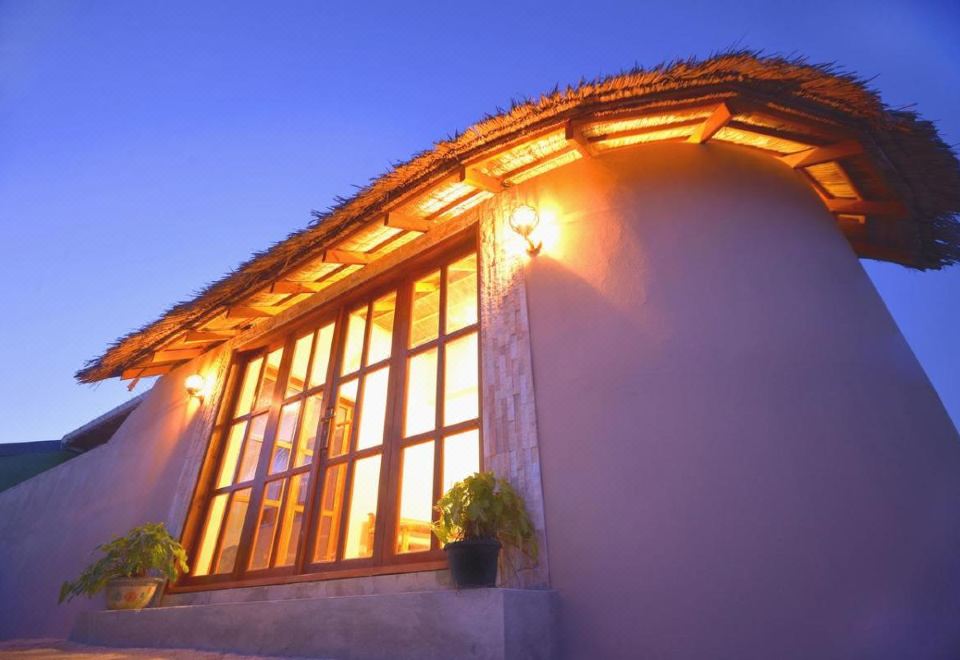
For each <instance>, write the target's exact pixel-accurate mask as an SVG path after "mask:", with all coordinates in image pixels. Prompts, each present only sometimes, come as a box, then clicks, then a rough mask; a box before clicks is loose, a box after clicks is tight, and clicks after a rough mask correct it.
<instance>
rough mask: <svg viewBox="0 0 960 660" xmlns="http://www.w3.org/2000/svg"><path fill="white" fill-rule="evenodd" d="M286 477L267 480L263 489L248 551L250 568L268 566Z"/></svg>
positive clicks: (255, 568)
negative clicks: (250, 548)
mask: <svg viewBox="0 0 960 660" xmlns="http://www.w3.org/2000/svg"><path fill="white" fill-rule="evenodd" d="M286 483H287V482H286V479H277V480H276V481H270V482H267V486H266V488H264V489H263V503H262V504H261V505H260V518H259V519H258V520H257V527H256V529H255V530H254V536H253V552H251V553H250V568H251V569H252V570H257V569H259V568H267V567H269V566H270V553H271V552H272V550H273V537H274V532H276V530H277V518H278V514H279V512H280V502H281V501H282V500H283V488H284V486H285V485H286Z"/></svg>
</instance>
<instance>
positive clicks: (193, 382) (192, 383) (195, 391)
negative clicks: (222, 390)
mask: <svg viewBox="0 0 960 660" xmlns="http://www.w3.org/2000/svg"><path fill="white" fill-rule="evenodd" d="M183 385H184V387H186V389H187V394H189V395H190V397H191V398H196V399H202V398H203V394H204V390H205V389H206V387H207V382H206V381H205V380H204V378H203V376H201V375H200V374H191V375H190V376H187V379H186V380H185V381H184V382H183Z"/></svg>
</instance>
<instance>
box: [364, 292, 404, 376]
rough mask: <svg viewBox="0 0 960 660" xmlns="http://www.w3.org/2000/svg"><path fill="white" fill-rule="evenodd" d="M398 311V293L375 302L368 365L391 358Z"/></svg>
mask: <svg viewBox="0 0 960 660" xmlns="http://www.w3.org/2000/svg"><path fill="white" fill-rule="evenodd" d="M396 310H397V294H396V292H394V293H390V294H387V295H385V296H383V297H382V298H377V299H376V300H374V301H373V323H371V324H370V348H368V349H367V364H376V363H377V362H380V361H381V360H386V359H387V358H388V357H390V349H391V347H392V346H393V316H394V313H395V312H396Z"/></svg>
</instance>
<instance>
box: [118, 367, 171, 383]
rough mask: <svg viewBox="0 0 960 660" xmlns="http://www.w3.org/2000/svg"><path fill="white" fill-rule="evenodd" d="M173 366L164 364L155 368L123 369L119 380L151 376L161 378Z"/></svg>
mask: <svg viewBox="0 0 960 660" xmlns="http://www.w3.org/2000/svg"><path fill="white" fill-rule="evenodd" d="M173 367H174V365H172V364H164V365H160V366H156V367H133V368H132V369H124V370H123V372H122V373H121V374H120V380H132V379H138V380H139V379H140V378H150V377H151V376H162V375H163V374H165V373H167V372H168V371H170V370H171V369H173Z"/></svg>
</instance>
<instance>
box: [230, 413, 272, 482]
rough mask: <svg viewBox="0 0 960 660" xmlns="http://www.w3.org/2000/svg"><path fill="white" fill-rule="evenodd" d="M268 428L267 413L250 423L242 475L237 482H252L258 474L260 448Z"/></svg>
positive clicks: (244, 447)
mask: <svg viewBox="0 0 960 660" xmlns="http://www.w3.org/2000/svg"><path fill="white" fill-rule="evenodd" d="M266 428H267V413H263V414H262V415H257V416H256V417H254V418H253V421H251V422H250V431H249V433H247V442H246V443H245V444H244V445H243V458H242V459H240V473H239V474H238V475H237V482H238V483H239V482H241V481H250V480H251V479H253V475H255V474H256V473H257V464H258V463H259V462H260V447H261V446H262V445H263V434H264V431H266Z"/></svg>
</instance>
